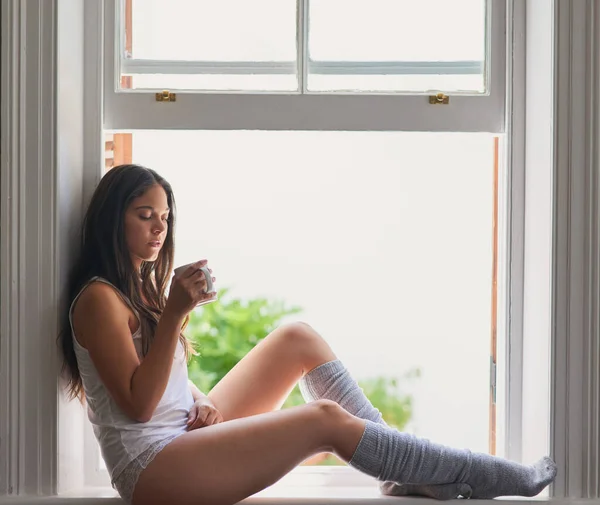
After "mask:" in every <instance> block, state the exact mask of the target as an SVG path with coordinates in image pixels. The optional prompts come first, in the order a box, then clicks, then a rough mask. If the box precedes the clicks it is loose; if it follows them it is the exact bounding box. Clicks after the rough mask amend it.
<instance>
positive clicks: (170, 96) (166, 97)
mask: <svg viewBox="0 0 600 505" xmlns="http://www.w3.org/2000/svg"><path fill="white" fill-rule="evenodd" d="M176 99H177V95H176V94H175V93H171V92H170V91H168V90H165V91H162V92H160V93H156V101H157V102H174V101H175V100H176Z"/></svg>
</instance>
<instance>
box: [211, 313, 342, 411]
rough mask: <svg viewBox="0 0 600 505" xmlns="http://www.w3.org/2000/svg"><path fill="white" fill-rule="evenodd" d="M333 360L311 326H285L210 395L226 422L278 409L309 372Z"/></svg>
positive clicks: (272, 335)
mask: <svg viewBox="0 0 600 505" xmlns="http://www.w3.org/2000/svg"><path fill="white" fill-rule="evenodd" d="M334 359H336V355H335V354H334V352H333V351H332V349H331V348H330V347H329V345H328V344H327V342H326V341H325V340H323V338H321V336H320V335H319V334H318V333H317V332H316V331H315V330H314V329H312V328H311V327H310V326H309V325H307V324H304V323H291V324H286V325H283V326H280V327H279V328H277V329H276V330H274V331H273V332H271V333H270V334H269V335H268V336H267V337H266V338H265V339H264V340H262V341H261V342H260V343H259V344H258V345H257V346H256V347H254V348H253V349H252V350H251V351H250V352H249V353H248V354H247V355H246V356H244V358H242V360H241V361H240V362H239V363H237V364H236V365H235V366H234V367H233V368H232V369H231V370H230V371H229V373H228V374H227V375H226V376H225V377H223V379H221V381H220V382H219V383H218V384H217V385H216V386H215V387H214V388H213V389H212V391H210V392H209V393H208V396H209V397H210V399H211V400H212V401H213V403H214V404H215V407H216V408H217V409H218V410H219V412H221V414H222V415H223V419H225V420H226V421H228V420H230V419H237V418H240V417H246V416H251V415H256V414H262V413H263V412H269V411H272V410H277V409H279V408H281V405H282V404H283V402H284V401H285V399H286V398H287V397H288V395H289V394H290V392H291V391H292V389H293V388H294V386H295V385H296V383H297V382H298V381H299V380H300V379H301V378H302V376H303V375H304V374H305V373H306V372H308V371H310V370H312V369H313V368H315V367H317V366H319V365H321V364H323V363H325V362H327V361H331V360H334Z"/></svg>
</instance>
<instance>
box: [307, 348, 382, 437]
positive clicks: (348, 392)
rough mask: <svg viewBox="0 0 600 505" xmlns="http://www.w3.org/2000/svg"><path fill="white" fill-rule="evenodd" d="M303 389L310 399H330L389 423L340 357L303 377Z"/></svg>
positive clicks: (363, 415)
mask: <svg viewBox="0 0 600 505" xmlns="http://www.w3.org/2000/svg"><path fill="white" fill-rule="evenodd" d="M299 386H300V392H301V393H302V397H303V398H304V400H305V401H306V402H311V401H314V400H321V399H327V400H331V401H334V402H336V403H338V404H339V405H340V406H341V407H343V408H344V409H346V410H347V411H348V412H350V414H352V415H354V416H356V417H359V418H360V419H368V420H369V421H373V422H374V423H379V424H383V425H385V426H387V425H386V423H385V421H384V420H383V417H382V416H381V412H379V410H378V409H376V408H375V407H373V405H372V404H371V402H370V401H369V399H368V398H367V397H366V396H365V393H364V391H363V390H362V388H361V387H360V386H359V385H358V383H357V382H356V380H354V378H353V377H352V376H351V375H350V373H349V372H348V370H346V367H344V365H343V364H342V362H341V361H340V360H339V359H336V360H334V361H329V362H327V363H323V364H322V365H319V366H318V367H316V368H313V369H312V370H311V371H310V372H308V373H307V374H306V375H305V376H304V377H302V379H300V383H299Z"/></svg>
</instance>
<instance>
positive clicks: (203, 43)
mask: <svg viewBox="0 0 600 505" xmlns="http://www.w3.org/2000/svg"><path fill="white" fill-rule="evenodd" d="M153 3H154V2H151V1H149V2H142V1H139V0H137V1H136V0H131V1H129V0H108V1H107V2H106V4H105V5H106V8H105V17H104V20H105V38H104V41H105V44H104V56H105V61H106V65H105V76H104V79H105V88H104V90H105V95H104V98H105V117H104V126H105V127H106V128H107V129H109V130H129V129H164V128H168V129H178V128H185V129H216V130H221V129H229V130H233V129H265V130H273V129H275V130H317V131H323V130H362V131H450V132H451V131H463V132H467V131H486V132H494V133H499V132H501V131H502V129H503V125H504V88H505V83H504V80H505V79H504V75H505V72H504V68H505V47H504V46H505V27H504V20H505V15H506V5H505V1H503V0H502V1H498V2H492V1H490V0H469V1H462V2H458V1H455V2H453V3H452V8H449V7H448V2H444V1H442V0H428V1H420V2H416V1H414V0H402V1H399V0H394V1H390V0H377V1H376V2H366V1H364V0H353V1H352V2H339V1H336V0H327V1H323V2H309V1H307V0H298V1H297V2H293V1H291V0H285V1H284V0H280V1H275V0H262V1H261V2H258V3H256V2H252V3H248V2H243V1H241V0H239V1H234V0H229V1H227V2H220V3H219V6H218V7H215V5H214V3H213V2H191V1H189V2H186V1H183V0H181V1H178V2H174V3H172V4H170V5H172V7H170V8H169V9H168V12H164V9H162V10H161V9H158V8H153ZM267 9H268V10H269V12H270V13H271V15H270V16H268V17H267V16H262V15H261V12H264V10H267ZM365 9H368V11H367V12H368V15H365ZM157 12H160V16H158V15H157V14H155V13H157ZM186 12H188V13H189V12H193V13H194V15H188V16H186ZM339 12H344V16H343V17H341V16H340V17H339V19H338V18H336V15H337V13H339ZM440 13H442V14H440ZM136 17H137V18H136ZM136 19H137V21H136ZM202 27H204V29H200V28H202ZM334 32H335V34H336V35H335V37H332V36H331V34H332V33H334ZM415 38H417V40H418V41H419V43H415V42H414V39H415ZM440 39H442V40H444V43H443V44H437V43H436V44H433V43H432V42H431V41H432V40H436V41H439V40H440ZM207 40H211V42H214V41H218V43H211V44H208V43H207ZM408 40H411V43H410V44H409V43H408V42H407V41H408ZM164 90H168V91H169V92H171V93H175V99H176V101H175V102H168V103H157V102H156V98H155V92H160V93H162V91H164ZM438 93H442V94H445V95H448V96H449V97H450V101H449V103H448V105H446V106H441V105H440V106H434V105H431V104H430V102H429V100H430V99H433V100H434V103H437V102H435V97H436V96H437V95H438Z"/></svg>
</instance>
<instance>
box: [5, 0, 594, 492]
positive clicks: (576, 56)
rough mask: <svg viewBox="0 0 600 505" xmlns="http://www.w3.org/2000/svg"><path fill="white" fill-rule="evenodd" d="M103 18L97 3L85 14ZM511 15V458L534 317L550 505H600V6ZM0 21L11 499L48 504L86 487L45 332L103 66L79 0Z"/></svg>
mask: <svg viewBox="0 0 600 505" xmlns="http://www.w3.org/2000/svg"><path fill="white" fill-rule="evenodd" d="M98 5H99V2H97V1H86V2H85V9H86V10H87V9H90V8H91V9H94V8H97V6H98ZM510 5H511V11H512V9H515V10H518V9H521V8H523V9H525V8H526V10H527V14H526V15H525V12H521V13H520V14H519V13H515V17H514V24H515V26H514V33H513V35H512V37H513V38H514V39H515V40H517V41H519V40H520V41H523V39H524V38H526V39H527V47H528V54H527V56H526V58H524V59H523V61H520V62H519V61H517V63H516V64H513V65H511V66H512V67H514V68H513V69H512V71H511V73H510V75H509V79H516V80H518V79H519V75H521V76H522V75H523V74H524V73H525V72H527V74H528V79H529V78H530V76H532V75H535V76H537V77H538V79H537V80H534V81H533V82H530V81H529V80H528V81H527V83H526V92H525V93H523V94H522V95H521V94H519V93H518V92H517V91H518V90H517V89H513V91H515V93H514V96H512V97H510V99H511V103H512V105H511V107H510V108H509V109H508V110H509V114H510V118H509V121H508V128H507V134H508V135H509V136H510V138H511V142H510V146H511V148H510V149H509V152H508V153H507V155H508V157H509V159H510V160H511V163H512V164H513V170H512V171H511V173H512V182H511V184H510V185H509V189H510V194H511V196H510V198H511V201H512V204H513V212H512V219H511V222H510V228H511V233H512V237H513V240H512V242H511V244H512V245H513V250H512V251H511V254H512V256H511V258H512V259H511V262H510V263H511V265H512V267H511V268H513V270H514V271H516V274H513V275H512V276H511V283H510V289H511V292H513V295H514V296H513V297H512V302H513V303H512V306H511V313H510V314H509V315H508V320H507V322H506V324H510V325H511V326H512V328H513V331H512V332H511V345H510V346H509V349H507V355H508V359H507V362H508V363H511V364H514V368H513V369H511V370H510V372H509V373H508V374H507V381H508V389H509V390H510V391H511V394H510V404H511V405H512V404H513V403H514V405H513V407H514V409H509V410H510V412H509V416H508V417H509V419H508V421H507V426H508V430H509V432H510V434H509V436H508V437H507V440H508V441H509V444H508V445H509V447H507V454H508V455H509V456H510V457H511V458H512V459H517V460H519V459H522V458H524V455H526V454H528V452H529V449H528V448H527V447H526V446H527V444H528V440H527V437H523V435H522V433H523V432H524V431H525V432H527V433H528V434H529V432H528V430H527V428H524V427H526V426H527V424H528V423H529V421H528V420H527V416H528V415H529V416H531V415H532V414H533V416H535V415H536V414H537V412H536V411H534V412H533V413H532V414H530V413H528V412H526V411H525V410H526V409H525V408H521V407H522V405H523V404H525V405H527V406H528V407H529V406H530V403H529V402H530V401H531V400H532V399H533V398H534V395H533V392H534V391H536V388H535V387H534V384H533V383H534V382H535V376H536V375H535V374H536V372H537V371H538V370H537V365H538V363H533V366H531V363H530V360H529V359H524V355H525V354H524V353H526V349H527V348H528V347H531V346H535V336H536V335H535V333H536V332H538V330H539V329H540V327H539V326H536V323H535V321H534V319H536V318H538V319H539V320H541V321H543V322H546V323H547V324H548V326H549V328H547V331H548V332H549V333H550V334H551V335H550V343H551V349H550V351H551V352H550V353H549V354H550V358H549V359H548V360H547V363H546V365H548V364H549V365H550V366H549V368H550V369H549V371H548V376H543V375H542V376H538V384H537V386H538V387H539V382H540V381H539V379H541V380H542V381H546V382H548V380H547V379H551V380H550V381H549V385H548V389H549V394H548V398H546V399H545V400H547V403H548V404H549V405H548V411H547V416H548V418H549V422H548V426H549V431H550V432H549V435H548V436H549V438H550V445H551V449H552V455H553V456H554V458H555V459H556V460H557V462H558V464H559V467H560V470H561V471H560V473H559V475H558V477H557V481H556V484H555V485H554V486H553V494H554V496H555V500H553V501H555V502H557V503H566V502H567V501H569V500H566V499H562V498H563V497H567V498H580V499H584V501H586V503H599V502H600V500H598V498H599V496H600V482H599V472H598V470H599V468H598V460H599V456H600V443H599V439H598V429H599V428H598V427H599V426H600V419H599V408H598V407H599V404H600V401H599V395H598V394H597V393H598V391H599V386H600V384H599V378H600V377H599V371H600V363H599V360H598V344H599V341H598V326H599V325H598V320H599V317H600V308H599V306H598V294H597V293H598V292H599V289H600V279H599V267H598V265H599V259H600V243H599V240H598V239H599V236H598V229H599V226H600V209H599V206H598V203H597V202H598V198H599V197H600V187H599V177H598V174H597V167H598V161H599V157H600V156H599V153H598V147H600V141H599V140H598V139H599V138H600V136H599V135H598V133H599V131H598V127H599V125H600V108H599V107H598V105H599V104H598V99H597V97H598V96H600V83H599V77H598V72H597V70H598V62H597V60H596V58H597V56H598V54H600V9H599V8H598V7H597V6H595V3H594V2H563V1H561V0H554V1H552V2H549V1H548V0H524V2H520V1H519V0H512V1H511V4H510ZM1 8H2V11H1V17H0V23H1V30H0V34H1V37H2V41H1V45H0V57H1V58H0V69H1V73H0V82H1V86H2V90H3V93H2V96H1V97H0V141H1V144H0V170H1V172H0V176H1V178H0V229H1V230H2V233H1V234H0V301H1V303H0V336H1V338H0V495H2V494H21V495H22V494H29V495H39V494H42V495H51V494H55V493H56V492H57V491H58V492H65V491H68V490H74V489H77V488H78V487H81V486H82V485H84V484H85V482H84V478H83V472H82V468H83V462H84V455H83V452H84V451H82V447H83V445H82V444H83V434H82V432H81V426H82V423H83V422H84V421H85V416H84V413H83V411H82V409H81V408H79V407H78V406H77V404H76V403H74V402H71V403H70V404H67V403H65V402H64V401H63V400H62V390H61V389H60V387H59V384H58V383H56V381H55V380H54V379H55V377H56V370H57V365H58V360H57V359H56V353H55V349H54V340H53V338H51V337H49V329H50V330H52V329H56V325H57V320H56V306H57V305H58V304H59V303H60V302H61V301H62V300H63V299H64V297H63V294H64V291H63V290H64V282H65V279H66V275H67V270H68V265H69V263H70V257H69V256H70V255H71V254H72V250H73V249H74V248H76V240H75V239H76V233H77V227H78V224H79V222H80V219H81V213H82V209H83V208H84V207H85V204H86V202H87V201H89V192H90V191H91V190H92V189H93V187H94V185H95V183H96V182H97V180H96V177H97V175H96V174H97V172H98V171H99V170H98V167H99V166H101V162H102V151H101V138H102V129H101V126H102V121H101V117H100V116H101V114H100V113H99V112H98V111H101V110H102V93H101V91H100V88H101V84H98V83H101V79H99V78H98V76H101V74H102V68H101V66H100V65H98V58H97V55H98V52H97V49H98V48H97V47H94V46H93V44H90V39H88V37H91V39H94V38H95V35H94V34H93V33H92V34H90V32H89V31H88V30H87V29H86V31H85V37H84V23H83V20H84V16H83V9H84V6H83V3H82V2H80V1H79V0H43V1H39V2H34V1H31V2H30V1H28V2H20V1H19V0H7V1H5V2H3V3H2V6H1ZM525 19H526V20H527V21H526V23H527V26H526V27H525V21H524V20H525ZM540 35H541V36H540ZM100 38H101V37H100ZM84 42H85V46H84ZM84 55H86V57H85V59H84ZM513 63H514V62H513ZM84 69H85V74H86V76H88V77H89V76H92V78H91V81H90V79H89V78H86V80H85V81H84V78H83V77H84ZM94 83H96V84H94ZM540 86H541V88H540ZM511 95H512V93H511ZM548 172H550V174H551V176H552V185H551V186H550V187H549V188H547V189H544V191H550V192H551V194H552V197H553V198H552V201H551V204H552V206H551V209H552V216H553V218H552V220H551V221H550V222H548V219H547V218H546V221H541V223H543V224H545V225H548V226H551V229H550V231H551V232H552V235H551V244H550V247H548V244H547V243H546V239H545V238H543V239H542V240H536V239H535V234H534V235H533V236H532V235H531V232H532V231H534V230H535V229H536V228H539V226H540V222H537V223H536V222H535V221H534V219H535V218H536V217H537V218H543V216H544V214H545V212H544V210H545V209H543V208H542V209H539V208H538V209H537V210H536V198H539V197H540V195H539V191H536V188H538V184H539V182H540V180H541V182H542V183H544V182H545V181H546V180H547V176H548V175H547V174H548ZM532 191H533V193H532ZM519 202H521V203H519ZM536 212H537V215H536ZM546 214H547V213H546ZM523 216H525V217H523ZM581 223H583V226H582V225H581ZM515 237H517V240H514V239H515ZM519 237H520V238H519ZM519 244H520V246H519ZM548 248H549V249H550V253H551V254H550V255H549V256H550V257H549V264H548V268H547V269H548V270H550V277H551V284H550V296H549V298H550V301H549V303H548V304H547V306H544V307H542V308H541V309H539V308H536V307H535V304H536V296H537V295H536V293H537V290H538V288H539V286H540V285H539V280H540V279H542V280H543V278H544V277H543V270H544V269H545V267H544V265H542V266H541V268H540V265H536V263H540V261H539V258H540V254H544V253H545V254H548ZM544 261H545V259H544ZM540 271H542V274H540ZM531 295H533V296H531ZM528 304H530V307H529V308H528ZM542 305H545V304H542ZM33 314H34V315H35V316H36V317H33V316H32V315H33ZM527 320H529V322H527ZM542 329H543V328H542ZM544 331H546V330H544ZM50 333H52V331H50ZM538 333H539V332H538ZM542 333H543V332H542ZM538 336H539V334H538ZM513 337H515V338H514V339H513ZM546 340H548V339H546ZM548 362H549V363H548ZM509 378H510V380H509ZM532 379H534V380H532ZM512 393H515V394H512ZM57 398H58V401H56V399H57ZM542 400H544V399H542ZM542 407H543V406H542ZM536 410H537V406H536ZM512 442H514V444H512Z"/></svg>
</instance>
